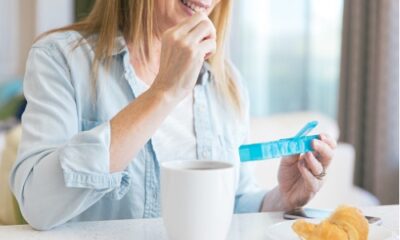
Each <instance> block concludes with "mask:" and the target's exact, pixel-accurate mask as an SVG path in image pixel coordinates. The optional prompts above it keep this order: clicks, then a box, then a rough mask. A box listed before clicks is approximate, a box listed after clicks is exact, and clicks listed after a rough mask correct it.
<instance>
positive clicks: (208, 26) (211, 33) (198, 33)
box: [187, 19, 216, 43]
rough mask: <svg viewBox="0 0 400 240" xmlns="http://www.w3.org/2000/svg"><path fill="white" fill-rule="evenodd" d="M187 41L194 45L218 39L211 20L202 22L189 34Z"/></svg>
mask: <svg viewBox="0 0 400 240" xmlns="http://www.w3.org/2000/svg"><path fill="white" fill-rule="evenodd" d="M187 39H188V41H189V42H194V43H199V42H201V41H203V40H205V39H216V30H215V27H214V25H213V23H212V22H211V20H209V19H207V20H204V21H201V22H200V23H199V24H198V25H197V26H196V27H195V28H193V29H192V30H191V31H190V32H189V33H188V35H187Z"/></svg>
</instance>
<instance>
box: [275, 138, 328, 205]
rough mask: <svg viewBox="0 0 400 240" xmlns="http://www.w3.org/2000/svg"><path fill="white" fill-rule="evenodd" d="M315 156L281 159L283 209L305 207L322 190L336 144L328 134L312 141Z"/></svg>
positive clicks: (280, 178) (312, 154)
mask: <svg viewBox="0 0 400 240" xmlns="http://www.w3.org/2000/svg"><path fill="white" fill-rule="evenodd" d="M312 144H313V149H314V150H315V151H314V152H313V153H311V152H308V153H306V154H303V155H295V156H290V157H285V158H283V159H282V161H281V164H280V167H279V173H278V182H279V186H278V190H279V195H280V199H279V201H281V204H282V205H281V206H282V208H283V209H284V210H290V209H294V208H297V207H301V206H304V205H305V204H306V203H307V202H308V201H309V200H310V199H311V198H312V197H313V196H314V195H315V194H316V193H317V192H318V191H319V189H320V188H321V186H322V183H323V175H324V174H325V171H326V169H327V168H328V166H329V164H330V162H331V160H332V157H333V152H334V149H335V148H336V141H335V140H334V139H333V138H331V137H329V136H328V135H326V134H321V135H320V139H319V140H314V141H313V143H312Z"/></svg>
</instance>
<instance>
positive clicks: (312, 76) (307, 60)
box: [230, 0, 343, 117]
mask: <svg viewBox="0 0 400 240" xmlns="http://www.w3.org/2000/svg"><path fill="white" fill-rule="evenodd" d="M342 10H343V0H338V1H331V0H297V1H292V0H262V1H260V0H236V1H235V6H234V14H233V24H232V32H231V42H230V49H231V51H230V53H231V57H232V60H233V62H234V63H235V65H236V67H237V68H238V69H239V71H240V72H241V73H242V76H243V77H244V79H245V80H246V81H247V83H248V86H249V92H250V101H251V113H252V115H254V116H260V115H267V114H273V113H281V112H288V111H303V110H310V111H318V112H321V113H324V114H326V115H328V116H331V117H336V107H337V95H338V86H339V72H340V68H339V67H340V45H341V44H340V43H341V24H342Z"/></svg>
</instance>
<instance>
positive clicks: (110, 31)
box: [46, 0, 242, 112]
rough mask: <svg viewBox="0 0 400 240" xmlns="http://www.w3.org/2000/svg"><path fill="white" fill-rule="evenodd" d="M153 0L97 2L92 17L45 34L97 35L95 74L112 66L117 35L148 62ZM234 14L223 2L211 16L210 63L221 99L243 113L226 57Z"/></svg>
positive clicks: (227, 2) (227, 1) (229, 4)
mask: <svg viewBox="0 0 400 240" xmlns="http://www.w3.org/2000/svg"><path fill="white" fill-rule="evenodd" d="M154 1H155V0H96V1H95V4H94V6H93V8H92V10H91V12H90V14H89V15H88V16H87V17H86V18H84V19H83V20H82V21H79V22H77V23H74V24H72V25H69V26H66V27H62V28H58V29H54V30H51V31H49V32H47V33H46V35H47V34H50V33H54V32H60V31H71V30H72V31H77V32H79V33H81V34H82V36H83V37H84V38H85V39H86V38H89V37H90V36H93V35H97V37H96V38H95V39H96V40H95V41H96V43H95V46H96V47H95V49H94V52H95V57H94V63H93V72H94V74H96V72H97V70H98V69H97V68H98V66H99V65H100V64H104V63H105V64H106V65H107V63H109V60H110V59H111V58H110V57H111V56H112V51H113V49H114V44H115V39H116V37H117V36H118V34H122V35H123V36H124V38H125V39H126V41H127V42H128V43H131V44H132V45H133V46H135V47H138V50H139V53H140V57H141V59H142V60H148V59H149V47H150V46H151V45H152V41H153V38H154V34H155V31H154V30H155V29H154V28H155V27H154V26H155V24H154V22H155V20H154ZM231 12H232V0H221V1H220V2H219V3H218V4H217V5H216V6H215V8H214V9H213V11H212V13H211V14H210V19H211V21H212V22H213V23H214V25H215V28H216V31H217V50H216V53H215V54H214V55H213V56H212V57H211V58H210V59H209V60H208V62H209V64H210V65H211V68H212V73H213V76H214V79H215V81H213V82H214V84H215V86H216V89H217V92H218V93H219V95H220V96H221V97H222V100H227V101H228V102H229V103H231V104H232V105H233V106H234V108H235V109H236V110H238V111H239V112H241V110H242V109H241V108H242V101H241V96H240V94H239V93H240V91H239V89H238V85H237V84H236V81H235V79H234V77H236V76H234V74H233V69H232V67H231V66H230V64H229V61H228V60H227V56H226V48H227V46H226V45H227V44H226V36H227V35H228V29H229V22H230V18H231ZM95 79H96V77H95ZM94 81H95V80H94Z"/></svg>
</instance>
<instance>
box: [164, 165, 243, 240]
mask: <svg viewBox="0 0 400 240" xmlns="http://www.w3.org/2000/svg"><path fill="white" fill-rule="evenodd" d="M234 178H235V176H234V166H233V165H232V164H230V163H227V162H218V161H200V160H194V161H173V162H165V163H162V164H161V211H162V217H163V220H164V225H165V227H166V229H167V233H168V236H169V239H170V240H189V239H190V240H224V239H226V237H227V234H228V232H229V227H230V223H231V219H232V214H233V208H234V198H235V191H234Z"/></svg>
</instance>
